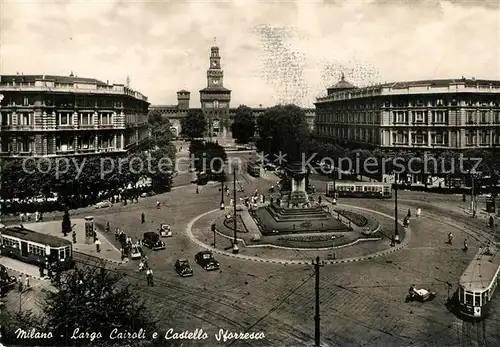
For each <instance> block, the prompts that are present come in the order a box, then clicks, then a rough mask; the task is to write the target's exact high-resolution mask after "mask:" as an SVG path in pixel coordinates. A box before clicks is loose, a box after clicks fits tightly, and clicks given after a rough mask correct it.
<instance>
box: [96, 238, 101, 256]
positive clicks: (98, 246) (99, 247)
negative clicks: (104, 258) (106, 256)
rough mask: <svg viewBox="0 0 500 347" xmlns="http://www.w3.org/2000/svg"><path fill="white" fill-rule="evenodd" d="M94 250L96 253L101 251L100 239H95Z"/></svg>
mask: <svg viewBox="0 0 500 347" xmlns="http://www.w3.org/2000/svg"><path fill="white" fill-rule="evenodd" d="M95 250H96V252H97V253H101V241H100V240H99V239H97V240H95Z"/></svg>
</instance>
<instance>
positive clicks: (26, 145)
mask: <svg viewBox="0 0 500 347" xmlns="http://www.w3.org/2000/svg"><path fill="white" fill-rule="evenodd" d="M18 144H19V152H21V153H23V152H24V153H27V152H31V139H30V138H27V137H24V138H22V139H21V141H19V142H18Z"/></svg>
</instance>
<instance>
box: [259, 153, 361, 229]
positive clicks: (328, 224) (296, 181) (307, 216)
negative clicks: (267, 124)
mask: <svg viewBox="0 0 500 347" xmlns="http://www.w3.org/2000/svg"><path fill="white" fill-rule="evenodd" d="M284 171H285V173H286V179H285V182H284V184H283V187H282V189H281V191H280V194H279V197H276V198H273V199H272V202H271V203H270V204H269V205H268V206H265V207H260V208H258V209H257V210H256V211H255V218H256V219H258V224H259V225H260V227H261V232H262V234H263V235H276V234H293V233H297V234H298V233H321V232H346V231H351V230H352V229H351V228H350V227H348V226H346V225H344V224H343V223H341V222H340V221H338V220H337V219H335V218H334V217H333V216H332V215H331V214H330V212H329V211H327V210H326V209H325V208H324V206H322V205H321V204H318V203H316V202H314V201H313V200H312V198H310V197H309V196H308V194H307V181H308V175H309V173H308V172H307V170H306V169H305V168H304V167H303V165H302V163H301V162H291V163H289V164H288V165H287V166H286V167H285V170H284Z"/></svg>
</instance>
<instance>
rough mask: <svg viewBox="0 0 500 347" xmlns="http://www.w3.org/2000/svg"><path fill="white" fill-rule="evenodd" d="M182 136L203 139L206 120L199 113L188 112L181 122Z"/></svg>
mask: <svg viewBox="0 0 500 347" xmlns="http://www.w3.org/2000/svg"><path fill="white" fill-rule="evenodd" d="M181 127H182V131H181V133H182V135H184V136H185V137H188V138H191V139H194V138H200V137H203V135H204V133H205V131H206V130H207V120H206V119H205V116H204V115H203V113H202V112H201V111H190V112H188V114H187V116H186V117H184V118H183V119H182V120H181Z"/></svg>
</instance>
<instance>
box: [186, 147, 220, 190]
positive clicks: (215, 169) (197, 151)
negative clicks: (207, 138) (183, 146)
mask: <svg viewBox="0 0 500 347" xmlns="http://www.w3.org/2000/svg"><path fill="white" fill-rule="evenodd" d="M189 152H190V153H191V155H192V156H194V167H195V169H196V170H197V171H198V172H205V173H207V174H208V175H209V176H210V178H214V179H215V180H217V181H220V180H221V176H223V169H224V167H223V166H224V163H225V162H227V153H226V150H225V149H224V147H222V146H221V145H219V144H218V143H215V142H202V141H191V145H190V146H189Z"/></svg>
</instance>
